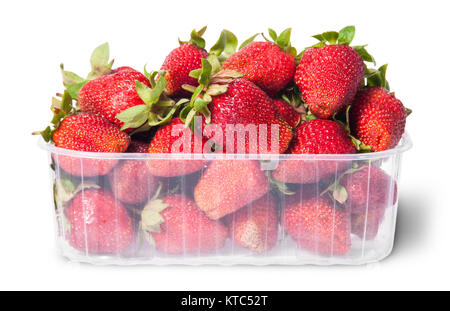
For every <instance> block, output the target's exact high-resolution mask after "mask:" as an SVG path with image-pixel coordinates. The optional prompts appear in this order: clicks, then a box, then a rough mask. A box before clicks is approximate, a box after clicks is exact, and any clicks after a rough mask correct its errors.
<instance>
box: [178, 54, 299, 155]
mask: <svg viewBox="0 0 450 311" xmlns="http://www.w3.org/2000/svg"><path fill="white" fill-rule="evenodd" d="M210 60H211V61H209V60H203V61H202V68H201V69H199V70H196V71H194V72H192V73H191V75H192V76H196V77H198V78H199V82H200V86H199V87H198V88H194V87H193V86H185V88H186V89H190V90H191V91H192V92H194V94H193V95H192V98H191V102H190V104H189V105H186V106H185V108H183V110H182V111H181V112H180V117H181V118H182V120H183V121H184V122H185V123H186V124H187V125H189V126H191V125H192V121H193V120H194V116H196V115H197V114H202V115H203V116H204V117H205V118H204V123H206V125H207V126H206V128H205V130H204V131H203V134H204V136H205V137H207V138H210V140H211V141H213V142H214V143H215V144H216V145H217V147H221V148H222V150H223V151H226V152H227V153H279V152H284V151H285V150H286V149H287V147H288V145H289V142H290V140H291V138H292V131H291V127H290V126H289V125H288V124H287V123H286V121H284V120H283V119H282V117H281V116H280V114H279V113H278V111H277V109H276V107H275V106H274V104H273V102H272V99H271V98H270V97H269V96H268V95H267V94H266V93H264V92H263V91H262V90H261V89H260V88H258V87H257V86H256V85H255V84H253V83H252V82H250V81H248V80H245V79H242V78H239V77H241V76H242V74H240V73H238V72H236V71H232V70H225V71H219V70H220V65H218V64H219V61H218V60H217V59H215V58H214V55H212V56H211V57H210Z"/></svg>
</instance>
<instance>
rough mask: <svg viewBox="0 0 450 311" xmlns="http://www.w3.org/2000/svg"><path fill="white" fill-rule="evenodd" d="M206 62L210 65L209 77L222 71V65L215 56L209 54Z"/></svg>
mask: <svg viewBox="0 0 450 311" xmlns="http://www.w3.org/2000/svg"><path fill="white" fill-rule="evenodd" d="M207 59H208V62H209V63H210V64H211V72H210V74H209V75H210V76H212V75H214V74H216V73H218V72H219V71H220V70H221V69H222V64H221V63H220V61H219V58H218V57H217V55H215V54H211V55H209V56H208V58H207Z"/></svg>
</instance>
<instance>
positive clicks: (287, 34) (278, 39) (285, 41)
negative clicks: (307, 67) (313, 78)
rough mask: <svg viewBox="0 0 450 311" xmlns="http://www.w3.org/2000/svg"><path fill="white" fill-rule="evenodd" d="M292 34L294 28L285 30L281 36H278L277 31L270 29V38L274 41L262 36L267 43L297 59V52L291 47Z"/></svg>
mask: <svg viewBox="0 0 450 311" xmlns="http://www.w3.org/2000/svg"><path fill="white" fill-rule="evenodd" d="M291 32H292V28H287V29H285V30H283V31H282V32H281V33H280V35H277V33H276V31H275V30H273V29H272V28H269V36H270V38H271V39H272V40H270V39H268V38H267V37H266V36H265V35H264V34H262V36H263V38H264V39H265V40H266V41H268V42H273V43H275V44H276V45H278V46H279V47H280V49H282V50H283V51H284V52H285V53H287V54H290V55H292V56H294V57H296V56H297V50H296V49H295V48H294V47H293V46H292V45H291Z"/></svg>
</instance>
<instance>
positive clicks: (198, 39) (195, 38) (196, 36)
mask: <svg viewBox="0 0 450 311" xmlns="http://www.w3.org/2000/svg"><path fill="white" fill-rule="evenodd" d="M205 31H206V26H205V27H203V28H202V29H200V30H199V31H198V32H197V31H196V30H195V29H194V30H192V32H191V40H189V43H191V44H193V45H195V46H196V47H198V48H200V49H204V48H205V45H206V43H205V39H203V38H202V36H203V34H204V33H205Z"/></svg>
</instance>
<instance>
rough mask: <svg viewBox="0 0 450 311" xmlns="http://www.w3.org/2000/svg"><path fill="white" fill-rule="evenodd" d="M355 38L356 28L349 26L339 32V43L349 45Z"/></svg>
mask: <svg viewBox="0 0 450 311" xmlns="http://www.w3.org/2000/svg"><path fill="white" fill-rule="evenodd" d="M354 37H355V26H347V27H344V28H342V29H341V30H340V31H339V36H338V39H337V40H338V43H339V44H346V45H349V44H350V43H351V42H352V40H353V38H354Z"/></svg>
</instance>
